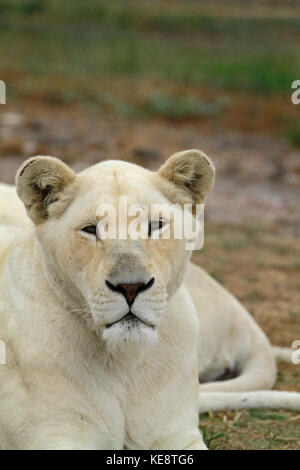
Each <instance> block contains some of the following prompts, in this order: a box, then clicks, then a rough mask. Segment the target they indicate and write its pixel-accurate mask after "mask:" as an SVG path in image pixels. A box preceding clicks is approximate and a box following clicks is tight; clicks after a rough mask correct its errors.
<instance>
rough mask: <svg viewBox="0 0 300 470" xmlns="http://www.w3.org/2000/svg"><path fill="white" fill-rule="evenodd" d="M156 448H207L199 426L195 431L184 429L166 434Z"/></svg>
mask: <svg viewBox="0 0 300 470" xmlns="http://www.w3.org/2000/svg"><path fill="white" fill-rule="evenodd" d="M155 448H157V449H160V450H170V449H173V450H176V449H178V450H207V447H206V445H205V443H204V441H203V437H202V434H201V432H200V430H199V429H198V428H197V429H195V430H193V431H186V430H184V429H182V430H181V431H180V432H178V433H176V434H172V435H170V436H166V437H165V438H164V439H163V440H161V441H160V442H159V443H158V445H157V447H156V446H155Z"/></svg>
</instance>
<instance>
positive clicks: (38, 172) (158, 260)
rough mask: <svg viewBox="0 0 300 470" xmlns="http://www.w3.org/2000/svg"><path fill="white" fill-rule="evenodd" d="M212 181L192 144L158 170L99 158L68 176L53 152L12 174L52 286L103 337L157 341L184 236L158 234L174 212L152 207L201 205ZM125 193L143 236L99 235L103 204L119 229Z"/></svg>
mask: <svg viewBox="0 0 300 470" xmlns="http://www.w3.org/2000/svg"><path fill="white" fill-rule="evenodd" d="M213 181H214V168H213V165H212V163H211V161H210V159H209V158H208V157H207V156H206V155H204V154H203V153H201V152H199V151H197V150H189V151H185V152H180V153H176V154H175V155H173V156H172V157H170V158H169V159H168V160H167V162H166V163H165V164H164V165H163V166H162V167H161V168H160V170H159V171H158V172H156V173H154V172H150V171H148V170H146V169H144V168H141V167H139V166H137V165H134V164H129V163H125V162H121V161H106V162H102V163H99V164H97V165H95V166H92V167H91V168H88V169H87V170H85V171H83V172H82V173H79V174H77V175H76V174H75V173H74V172H73V171H72V170H71V169H70V168H69V167H68V166H67V165H65V164H64V163H63V162H62V161H60V160H58V159H56V158H53V157H33V158H31V159H29V160H27V161H26V162H25V163H24V164H23V165H22V167H21V168H20V169H19V171H18V173H17V177H16V185H17V192H18V195H19V197H20V199H21V200H22V201H23V203H24V205H25V207H26V209H27V213H28V215H29V217H30V218H31V219H32V221H33V222H34V224H35V232H36V235H37V238H38V240H39V243H40V245H41V247H42V252H43V259H44V267H45V273H46V276H47V278H48V282H49V284H50V286H51V288H52V289H53V290H54V292H56V294H57V295H58V296H59V297H60V299H61V301H62V302H64V303H65V305H66V307H67V308H68V309H69V310H70V311H72V312H73V313H74V314H79V315H80V316H81V317H82V318H83V319H84V320H85V321H86V322H87V324H88V326H89V327H90V328H92V329H93V330H95V331H96V332H97V334H99V335H100V336H101V337H102V338H103V340H104V341H105V342H106V343H107V344H114V343H116V342H120V341H121V340H123V341H129V342H130V341H135V342H141V340H147V341H148V342H150V343H152V342H155V340H156V338H157V335H158V332H159V324H160V322H161V320H162V317H163V314H164V311H165V309H166V305H167V302H168V299H169V298H170V297H171V296H172V295H173V294H174V292H175V291H176V290H177V288H178V287H179V285H180V284H181V282H182V280H183V275H184V271H185V267H186V265H187V262H188V260H189V255H190V253H189V251H187V250H186V249H185V247H184V243H185V241H184V240H183V239H175V237H172V236H171V237H170V238H169V239H162V237H159V236H157V235H158V234H159V232H162V231H164V230H166V228H169V230H170V233H172V225H173V219H172V217H170V218H169V220H162V219H161V218H160V217H157V218H156V219H153V218H152V219H151V209H150V205H151V204H159V205H160V204H167V205H172V204H175V203H176V204H177V205H180V206H182V205H183V204H186V203H192V204H197V203H203V201H204V199H205V197H206V195H207V193H208V191H209V190H210V189H211V187H212V185H213ZM124 197H126V198H127V203H128V205H129V206H132V205H135V207H137V208H140V209H141V212H143V214H145V213H146V214H148V215H147V216H146V224H147V234H148V236H147V237H146V238H145V237H144V238H141V237H140V238H139V237H138V238H137V239H135V237H132V236H129V237H124V236H123V238H122V237H121V238H122V239H120V233H119V232H118V236H117V237H106V236H104V235H105V230H104V225H103V213H101V208H103V207H105V208H106V207H109V205H110V206H112V207H113V208H114V209H115V215H116V221H117V227H118V228H120V227H122V224H124V223H125V222H124V221H123V219H122V215H121V213H119V209H120V204H121V202H120V201H121V200H123V201H124ZM145 211H146V212H145ZM130 217H131V216H129V219H128V220H129V222H130ZM128 220H127V222H126V224H127V226H126V228H125V229H124V227H122V229H123V235H124V234H126V235H127V234H128ZM144 221H145V219H144ZM154 234H156V236H155V235H154ZM142 342H144V341H142Z"/></svg>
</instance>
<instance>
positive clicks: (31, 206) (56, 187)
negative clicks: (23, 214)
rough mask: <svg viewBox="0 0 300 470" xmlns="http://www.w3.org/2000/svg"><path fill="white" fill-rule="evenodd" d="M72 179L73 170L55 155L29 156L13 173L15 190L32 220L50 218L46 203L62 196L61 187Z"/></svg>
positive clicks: (37, 221) (74, 176)
mask: <svg viewBox="0 0 300 470" xmlns="http://www.w3.org/2000/svg"><path fill="white" fill-rule="evenodd" d="M75 178H76V175H75V173H74V172H73V171H72V170H71V169H70V168H69V167H68V166H67V165H66V164H65V163H63V162H62V161H61V160H59V159H58V158H54V157H32V158H29V159H28V160H26V161H25V162H24V163H23V165H22V166H21V167H20V168H19V170H18V172H17V175H16V187H17V193H18V196H19V198H20V199H21V201H22V202H23V203H24V205H25V207H26V210H27V213H28V215H29V217H30V218H31V219H32V220H33V222H34V223H36V224H38V223H40V222H42V221H43V220H45V219H46V218H47V217H49V206H50V205H51V204H52V203H54V202H58V201H59V200H60V199H64V197H63V192H64V190H65V189H66V188H67V187H68V186H69V185H70V184H71V183H72V182H73V181H74V180H75ZM65 202H66V201H64V203H65ZM64 205H65V204H64ZM58 206H59V205H58ZM61 209H62V205H61V207H60V211H61Z"/></svg>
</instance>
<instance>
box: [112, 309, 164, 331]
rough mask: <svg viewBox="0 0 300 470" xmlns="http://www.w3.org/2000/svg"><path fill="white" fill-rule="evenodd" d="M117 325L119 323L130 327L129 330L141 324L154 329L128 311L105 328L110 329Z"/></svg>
mask: <svg viewBox="0 0 300 470" xmlns="http://www.w3.org/2000/svg"><path fill="white" fill-rule="evenodd" d="M117 323H121V324H123V325H126V326H127V327H131V328H134V327H136V326H138V325H140V324H141V323H142V324H144V325H146V326H149V327H150V328H155V326H154V325H151V324H150V323H147V322H146V321H144V320H142V319H141V318H139V317H137V316H136V315H134V313H132V312H131V311H130V310H129V312H128V313H126V315H124V316H123V317H122V318H119V320H116V321H114V322H112V323H108V324H107V325H106V326H105V328H110V327H111V326H113V325H116V324H117Z"/></svg>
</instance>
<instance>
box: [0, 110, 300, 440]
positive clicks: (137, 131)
mask: <svg viewBox="0 0 300 470" xmlns="http://www.w3.org/2000/svg"><path fill="white" fill-rule="evenodd" d="M187 148H199V149H202V150H203V151H205V152H206V153H207V154H208V155H210V156H211V157H212V159H213V161H214V163H215V165H216V170H217V178H216V185H215V188H214V190H213V192H212V193H211V195H210V196H209V197H208V199H207V205H206V224H205V237H206V239H205V246H204V248H203V249H202V250H201V251H199V252H197V253H195V254H194V261H195V262H196V263H198V264H200V265H201V266H202V267H204V268H205V269H206V270H207V271H208V272H209V273H210V274H211V275H212V276H214V277H215V278H216V279H217V280H218V281H220V282H221V283H222V284H223V285H225V286H226V287H227V288H228V289H229V290H230V291H231V292H232V293H233V294H235V295H236V296H237V298H238V299H239V300H240V301H241V302H242V303H243V304H244V305H245V306H246V307H247V308H248V309H249V311H250V312H251V314H252V315H253V316H254V318H255V319H256V320H257V322H258V323H259V325H260V326H261V327H262V328H263V330H264V331H265V332H266V334H267V335H268V337H269V338H270V340H271V341H272V342H273V343H274V344H277V345H281V346H288V347H290V346H291V344H292V342H293V341H295V340H297V339H300V309H299V305H300V276H299V274H300V245H299V235H300V212H299V202H300V189H299V188H300V186H299V183H300V159H299V156H300V155H299V150H295V149H294V148H292V147H290V146H289V145H288V144H287V143H286V142H285V141H284V140H281V139H279V138H277V137H274V136H273V137H270V136H268V135H267V134H264V135H262V134H253V133H252V134H247V133H241V132H238V131H236V132H234V133H233V132H230V131H226V132H225V131H224V130H223V131H220V130H218V129H204V128H203V126H201V123H199V122H196V123H193V122H174V121H171V120H168V119H147V120H143V119H139V120H137V119H134V118H133V119H122V118H120V117H116V116H113V115H111V116H110V115H109V114H108V115H101V114H99V113H97V112H96V111H95V110H93V109H91V110H87V109H81V108H80V107H75V106H73V105H72V106H69V107H67V106H66V107H65V108H62V107H57V108H56V107H55V106H50V107H49V106H47V107H46V106H43V105H42V104H41V105H36V106H34V107H30V108H29V109H28V108H27V107H26V104H24V105H23V106H22V108H21V107H19V108H18V107H9V108H8V107H6V108H5V112H4V111H2V110H1V114H0V180H1V181H4V182H7V183H12V182H13V181H14V175H15V171H16V169H17V168H18V166H19V165H20V163H21V162H22V161H23V160H24V159H25V158H27V157H29V156H31V155H39V154H50V155H55V156H58V157H60V158H62V159H63V160H64V161H65V162H67V163H68V164H70V165H71V166H72V167H73V168H74V169H75V170H77V171H80V170H81V169H83V168H85V167H87V166H89V165H91V164H93V163H96V162H98V161H100V160H103V159H107V158H117V159H122V160H123V159H124V160H128V161H132V162H137V163H139V164H141V165H143V166H145V167H147V168H150V169H153V170H154V169H157V168H158V167H159V166H160V164H161V163H162V162H163V161H164V159H165V158H166V157H168V156H169V155H170V154H171V153H172V152H175V151H178V150H182V149H187ZM275 388H276V389H284V390H297V391H299V392H300V365H287V364H279V373H278V380H277V383H276V386H275ZM299 418H300V417H299V414H297V413H291V412H287V411H276V412H273V411H266V410H252V411H242V412H241V411H236V412H235V411H233V412H223V413H214V414H210V415H203V416H201V421H200V424H201V427H202V429H203V430H204V435H205V439H206V441H207V442H208V444H209V446H210V447H211V448H217V449H273V448H275V449H297V448H298V449H299V448H300V421H299Z"/></svg>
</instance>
